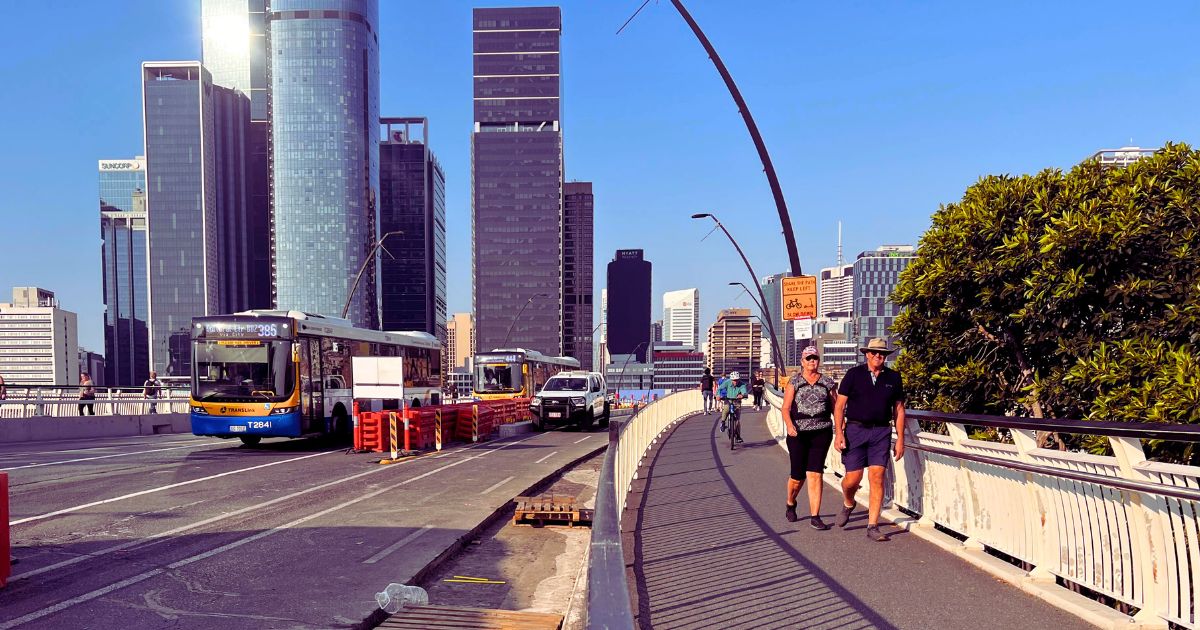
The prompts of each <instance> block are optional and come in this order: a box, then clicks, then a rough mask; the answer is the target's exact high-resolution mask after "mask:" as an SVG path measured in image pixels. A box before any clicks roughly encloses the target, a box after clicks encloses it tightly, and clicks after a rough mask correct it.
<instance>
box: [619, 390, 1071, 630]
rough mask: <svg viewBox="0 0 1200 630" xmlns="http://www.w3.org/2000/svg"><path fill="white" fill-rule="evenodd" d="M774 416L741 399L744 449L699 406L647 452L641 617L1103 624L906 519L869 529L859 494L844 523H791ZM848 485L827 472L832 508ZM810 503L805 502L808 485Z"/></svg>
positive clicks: (633, 529)
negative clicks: (768, 422) (945, 545)
mask: <svg viewBox="0 0 1200 630" xmlns="http://www.w3.org/2000/svg"><path fill="white" fill-rule="evenodd" d="M765 416H766V414H765V413H764V412H753V411H749V410H744V411H743V414H742V435H743V437H744V438H745V440H746V442H745V444H741V445H739V446H738V448H737V450H735V451H730V449H729V441H728V439H726V438H725V436H724V435H723V434H721V433H720V432H719V431H718V426H717V425H718V419H717V416H716V415H715V414H713V415H700V416H694V417H692V418H690V419H688V420H685V421H683V422H681V423H680V424H679V425H677V426H676V428H675V430H674V431H673V432H672V433H671V434H670V435H668V436H667V437H666V438H665V439H664V440H662V441H660V443H659V447H658V448H657V450H656V451H653V452H652V453H651V454H650V455H649V456H648V457H647V458H646V461H645V462H644V468H643V471H641V472H640V473H639V478H640V479H639V480H638V481H635V482H634V488H633V490H634V492H633V494H631V495H630V497H629V502H628V504H627V506H626V510H625V514H624V522H623V523H622V530H623V531H625V532H626V534H625V538H624V549H625V555H626V562H627V565H628V566H629V567H630V569H629V577H630V584H631V590H632V593H631V595H632V596H633V598H634V609H635V612H636V614H637V616H638V620H639V623H640V624H641V627H643V628H655V629H675V628H729V629H733V628H746V629H749V628H755V629H761V628H841V629H860V628H971V629H973V630H978V629H983V628H997V629H1004V630H1009V629H1011V628H1013V627H1054V628H1056V630H1070V629H1074V628H1089V627H1091V626H1090V625H1088V624H1087V623H1085V622H1084V621H1082V620H1081V619H1079V618H1077V617H1075V616H1073V615H1070V614H1068V613H1065V612H1063V611H1061V610H1059V609H1057V608H1055V607H1053V606H1050V605H1049V604H1046V603H1043V602H1041V601H1040V600H1038V599H1036V598H1033V597H1031V596H1029V595H1027V594H1025V593H1024V592H1022V591H1020V590H1018V589H1016V588H1013V587H1011V586H1009V585H1007V584H1004V583H1001V582H998V581H997V580H995V579H994V578H992V577H991V576H989V575H988V574H986V573H984V572H983V571H980V570H978V569H976V568H974V567H972V566H970V565H968V564H966V563H964V562H962V561H961V560H959V559H958V558H957V557H955V556H953V555H951V554H948V553H946V552H944V551H942V550H940V549H938V548H937V547H935V546H933V545H931V544H929V543H927V542H925V541H922V540H920V539H918V538H916V537H915V536H913V535H911V534H909V533H907V532H904V531H901V530H898V529H896V528H893V527H890V526H888V527H885V528H884V529H885V531H887V532H890V533H891V540H890V541H888V542H875V541H871V540H869V539H868V538H867V536H866V509H865V507H864V506H862V505H861V504H860V506H859V507H858V508H857V509H856V510H855V512H854V514H853V515H852V516H851V519H850V522H849V524H848V525H847V526H846V528H844V529H842V528H837V527H835V528H833V529H831V530H829V531H824V532H822V531H816V530H814V529H812V528H811V527H810V526H809V524H808V522H807V519H802V520H801V521H799V522H796V523H789V522H788V521H787V520H785V518H784V507H785V503H786V501H785V490H786V480H787V470H788V462H787V453H786V452H785V451H784V449H782V448H780V446H779V445H778V444H777V443H776V441H775V440H774V439H772V437H771V436H770V434H769V432H768V430H767V428H766V426H765ZM647 469H648V470H647ZM647 473H648V474H647ZM859 495H860V498H862V499H863V500H865V496H866V491H865V488H864V489H863V490H860V491H859ZM839 496H840V493H838V492H837V491H835V490H833V489H832V488H831V487H829V486H828V485H826V486H825V493H824V499H823V504H822V509H821V516H822V518H824V519H825V521H826V522H832V521H833V515H834V514H835V513H836V512H837V510H838V506H839V503H840V499H839ZM799 504H800V510H799V511H800V512H802V514H801V516H805V515H807V509H808V508H807V488H805V489H803V490H801V492H800V500H799ZM633 587H635V588H633Z"/></svg>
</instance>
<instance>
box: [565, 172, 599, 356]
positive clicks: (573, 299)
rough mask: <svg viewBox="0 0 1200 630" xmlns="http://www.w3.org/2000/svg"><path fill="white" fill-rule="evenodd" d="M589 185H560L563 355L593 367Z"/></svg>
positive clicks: (592, 204)
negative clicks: (561, 190)
mask: <svg viewBox="0 0 1200 630" xmlns="http://www.w3.org/2000/svg"><path fill="white" fill-rule="evenodd" d="M594 216H595V201H594V197H593V195H592V183H591V182H567V183H565V184H563V298H562V300H563V322H562V329H563V354H564V355H566V356H569V357H575V358H576V359H579V364H580V365H584V366H589V367H590V366H591V365H592V328H593V327H594V326H593V324H592V319H593V314H592V295H593V275H594V274H593V264H592V243H593V222H594Z"/></svg>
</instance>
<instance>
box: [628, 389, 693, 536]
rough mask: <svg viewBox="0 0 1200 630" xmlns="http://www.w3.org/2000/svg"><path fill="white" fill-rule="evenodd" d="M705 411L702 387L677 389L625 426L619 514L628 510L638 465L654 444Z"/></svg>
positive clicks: (641, 411)
mask: <svg viewBox="0 0 1200 630" xmlns="http://www.w3.org/2000/svg"><path fill="white" fill-rule="evenodd" d="M703 410H704V399H703V398H701V396H700V390H698V389H692V390H685V391H681V392H675V393H673V394H671V395H669V396H666V397H664V398H660V399H658V400H657V401H655V402H652V403H650V404H649V405H646V406H645V407H643V408H642V409H641V410H640V411H638V413H637V414H636V415H635V416H633V418H632V419H631V420H630V421H629V422H627V423H625V424H624V425H623V426H622V427H621V435H620V438H619V439H618V442H617V445H618V446H617V457H616V461H615V469H614V471H613V472H614V475H613V483H614V485H615V489H616V492H617V506H618V508H619V509H618V513H617V515H618V516H620V515H621V514H624V513H625V501H626V500H627V499H628V497H629V490H630V488H631V487H632V486H633V481H634V480H635V479H637V471H638V467H639V466H640V465H641V464H642V460H643V459H644V458H645V457H646V452H647V451H649V450H650V447H651V446H653V445H654V444H655V443H657V442H658V439H659V437H661V436H662V434H663V433H664V432H665V431H666V430H667V429H668V428H670V427H671V426H672V425H674V424H675V423H676V422H679V421H680V420H683V419H684V418H687V417H689V416H692V415H694V414H697V413H700V412H701V411H703Z"/></svg>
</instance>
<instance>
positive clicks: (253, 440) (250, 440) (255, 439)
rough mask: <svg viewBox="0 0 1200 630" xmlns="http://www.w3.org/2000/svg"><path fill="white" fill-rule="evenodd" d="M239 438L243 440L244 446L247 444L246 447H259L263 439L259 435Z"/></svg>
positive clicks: (240, 436)
mask: <svg viewBox="0 0 1200 630" xmlns="http://www.w3.org/2000/svg"><path fill="white" fill-rule="evenodd" d="M238 438H240V439H241V440H242V444H245V445H246V446H258V443H259V442H261V441H262V437H261V436H257V435H239V436H238Z"/></svg>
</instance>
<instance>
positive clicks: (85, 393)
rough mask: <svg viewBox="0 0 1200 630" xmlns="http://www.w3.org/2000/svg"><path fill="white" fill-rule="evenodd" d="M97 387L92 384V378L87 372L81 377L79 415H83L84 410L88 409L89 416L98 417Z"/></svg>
mask: <svg viewBox="0 0 1200 630" xmlns="http://www.w3.org/2000/svg"><path fill="white" fill-rule="evenodd" d="M95 400H96V386H95V385H93V384H92V377H90V376H88V374H87V372H84V373H83V374H80V375H79V415H81V416H82V415H83V409H84V408H85V407H86V408H87V411H88V415H92V416H94V415H96V403H95V402H93V401H95Z"/></svg>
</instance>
